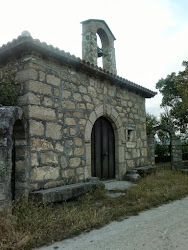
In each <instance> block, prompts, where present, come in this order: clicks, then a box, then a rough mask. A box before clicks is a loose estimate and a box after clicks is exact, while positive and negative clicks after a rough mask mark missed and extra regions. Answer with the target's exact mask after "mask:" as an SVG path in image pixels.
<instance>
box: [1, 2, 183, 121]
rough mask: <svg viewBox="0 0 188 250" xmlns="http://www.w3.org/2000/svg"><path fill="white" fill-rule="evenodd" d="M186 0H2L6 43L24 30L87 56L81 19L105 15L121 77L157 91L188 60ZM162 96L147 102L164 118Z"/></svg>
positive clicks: (2, 39) (99, 17)
mask: <svg viewBox="0 0 188 250" xmlns="http://www.w3.org/2000/svg"><path fill="white" fill-rule="evenodd" d="M187 10H188V1H186V0H95V1H89V0H69V1H67V0H32V1H30V0H16V1H15V0H1V15H0V30H1V36H0V46H1V45H2V44H5V43H7V42H9V41H11V40H12V39H14V38H17V37H18V36H19V35H20V34H21V32H22V31H23V30H28V31H30V33H31V35H32V37H33V38H38V39H39V40H40V41H42V42H43V41H45V42H47V43H48V44H52V45H53V46H55V47H59V48H60V49H63V50H65V51H66V52H70V53H71V54H74V55H76V56H79V57H81V39H82V37H81V33H82V30H81V24H80V22H81V21H84V20H87V19H92V18H94V19H103V20H105V21H106V23H107V24H108V26H109V27H110V29H111V31H112V32H113V34H114V35H115V37H116V39H117V40H116V41H115V49H116V64H117V72H118V75H120V76H122V77H124V78H126V79H128V80H130V81H133V82H135V83H137V84H139V85H142V86H144V87H146V88H149V89H151V90H154V91H155V84H156V82H157V81H158V80H159V79H160V78H162V77H163V78H164V77H166V76H167V74H170V73H171V72H178V71H180V70H183V68H182V66H181V63H182V61H183V60H188V15H187ZM160 102H161V96H160V95H157V96H156V97H155V98H152V99H149V100H147V101H146V110H147V112H149V113H151V114H155V115H157V116H159V113H160V112H161V109H160Z"/></svg>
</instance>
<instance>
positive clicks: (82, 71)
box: [0, 19, 156, 206]
mask: <svg viewBox="0 0 188 250" xmlns="http://www.w3.org/2000/svg"><path fill="white" fill-rule="evenodd" d="M97 34H98V36H99V37H100V39H101V44H102V48H98V46H97ZM114 41H115V37H114V35H113V33H112V32H111V30H110V28H109V27H108V25H107V24H106V22H105V21H103V20H96V19H89V20H86V21H83V22H82V59H80V58H77V57H75V56H73V55H70V54H69V53H66V52H64V51H62V50H59V49H58V48H54V47H53V46H51V45H47V44H46V43H43V42H40V41H39V40H36V39H33V38H32V37H31V35H30V33H29V32H27V31H25V32H23V33H22V35H21V36H19V37H18V38H17V39H15V40H13V41H12V42H9V43H7V44H6V45H3V46H2V47H1V48H0V75H1V76H3V74H5V73H7V72H9V71H13V72H15V73H16V81H17V82H18V83H19V105H18V107H0V159H1V161H4V163H5V164H6V166H7V168H8V169H10V170H11V173H10V174H8V175H7V176H6V177H3V178H1V180H0V187H1V191H0V206H1V205H2V204H3V203H4V202H5V200H11V199H13V198H16V197H20V196H22V195H25V196H28V195H29V193H30V192H32V191H34V190H41V189H49V188H52V187H58V186H63V185H68V184H72V183H79V182H86V181H87V179H88V178H90V177H98V178H99V179H115V178H116V179H122V177H123V175H124V174H125V173H126V171H127V170H128V169H131V168H135V167H141V166H145V165H147V164H148V158H147V156H148V148H147V136H146V111H145V98H151V97H154V96H155V94H156V93H155V92H153V91H151V90H149V89H147V88H144V87H142V86H140V85H137V84H135V83H133V82H131V81H128V80H126V79H124V78H122V77H120V76H118V75H117V70H116V59H115V48H114ZM99 56H101V57H102V61H103V68H101V67H98V66H97V58H98V57H99Z"/></svg>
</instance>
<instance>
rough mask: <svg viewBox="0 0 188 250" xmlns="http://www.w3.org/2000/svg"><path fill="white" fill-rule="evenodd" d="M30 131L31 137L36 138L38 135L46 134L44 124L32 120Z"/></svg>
mask: <svg viewBox="0 0 188 250" xmlns="http://www.w3.org/2000/svg"><path fill="white" fill-rule="evenodd" d="M29 131H30V135H31V136H36V135H39V136H42V135H43V134H44V126H43V124H42V122H38V121H35V120H30V121H29Z"/></svg>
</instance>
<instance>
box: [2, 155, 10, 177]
mask: <svg viewBox="0 0 188 250" xmlns="http://www.w3.org/2000/svg"><path fill="white" fill-rule="evenodd" d="M10 172H11V171H9V170H7V169H6V165H5V162H4V161H3V160H2V159H0V177H2V176H5V175H7V174H9V173H10Z"/></svg>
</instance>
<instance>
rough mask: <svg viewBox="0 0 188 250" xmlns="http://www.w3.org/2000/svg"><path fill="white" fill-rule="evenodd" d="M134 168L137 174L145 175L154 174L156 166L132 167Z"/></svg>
mask: <svg viewBox="0 0 188 250" xmlns="http://www.w3.org/2000/svg"><path fill="white" fill-rule="evenodd" d="M134 170H137V172H138V174H139V175H141V176H145V175H148V174H152V173H154V174H155V173H156V170H157V168H156V167H155V166H144V167H138V168H134Z"/></svg>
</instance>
